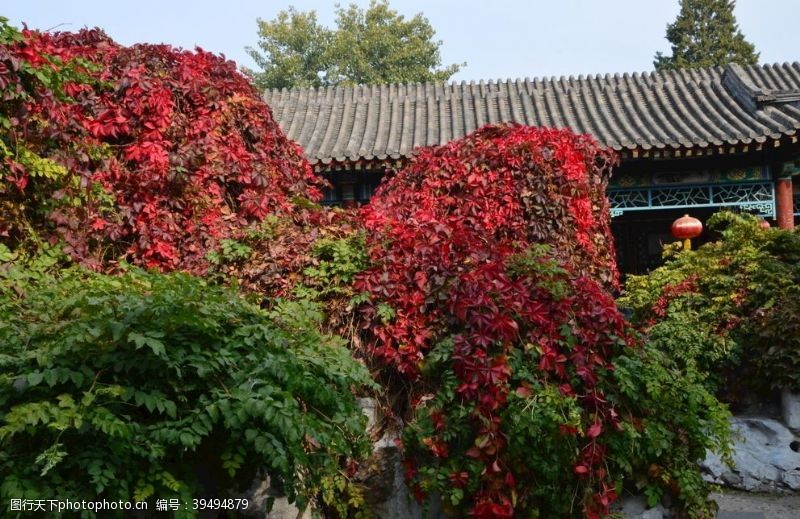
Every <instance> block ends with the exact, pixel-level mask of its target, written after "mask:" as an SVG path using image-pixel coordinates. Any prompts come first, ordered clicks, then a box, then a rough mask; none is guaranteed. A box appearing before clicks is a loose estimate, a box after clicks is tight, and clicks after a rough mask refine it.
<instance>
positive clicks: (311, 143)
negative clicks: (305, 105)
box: [305, 102, 334, 155]
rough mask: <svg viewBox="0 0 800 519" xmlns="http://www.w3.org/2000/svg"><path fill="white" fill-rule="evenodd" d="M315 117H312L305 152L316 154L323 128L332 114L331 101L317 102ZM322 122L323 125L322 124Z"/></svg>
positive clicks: (322, 136) (323, 131)
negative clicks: (310, 130)
mask: <svg viewBox="0 0 800 519" xmlns="http://www.w3.org/2000/svg"><path fill="white" fill-rule="evenodd" d="M314 106H315V110H316V118H315V119H314V124H313V127H314V128H313V131H312V132H311V136H310V137H309V138H308V142H307V143H306V144H307V148H305V150H306V154H307V155H308V154H313V155H318V151H319V149H320V144H321V141H322V139H324V138H325V130H326V129H327V127H328V126H329V125H330V118H331V115H332V114H333V108H334V106H333V103H329V102H318V103H316V104H315V105H314ZM323 123H324V125H323Z"/></svg>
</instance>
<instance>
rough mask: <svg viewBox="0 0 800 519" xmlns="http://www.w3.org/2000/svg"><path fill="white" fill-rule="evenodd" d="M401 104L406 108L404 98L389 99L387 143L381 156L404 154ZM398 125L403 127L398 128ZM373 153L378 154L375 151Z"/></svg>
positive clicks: (381, 151)
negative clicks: (401, 144)
mask: <svg viewBox="0 0 800 519" xmlns="http://www.w3.org/2000/svg"><path fill="white" fill-rule="evenodd" d="M401 104H402V105H403V108H404V109H405V101H404V100H402V99H398V98H394V99H391V98H390V99H389V126H388V130H387V131H386V145H385V146H384V149H383V150H380V155H381V156H388V157H392V156H393V155H396V154H402V150H401V149H400V143H401V142H402V140H403V134H402V131H403V128H402V122H400V121H402V117H403V113H400V107H401ZM398 125H399V126H401V127H400V128H398ZM373 155H376V154H375V153H373Z"/></svg>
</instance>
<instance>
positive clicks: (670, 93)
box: [653, 70, 702, 147]
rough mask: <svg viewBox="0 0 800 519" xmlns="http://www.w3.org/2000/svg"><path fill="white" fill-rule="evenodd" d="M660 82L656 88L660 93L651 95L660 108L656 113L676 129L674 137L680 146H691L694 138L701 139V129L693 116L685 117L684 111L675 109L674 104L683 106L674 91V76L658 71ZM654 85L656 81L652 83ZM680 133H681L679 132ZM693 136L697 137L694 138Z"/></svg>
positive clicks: (667, 72)
mask: <svg viewBox="0 0 800 519" xmlns="http://www.w3.org/2000/svg"><path fill="white" fill-rule="evenodd" d="M657 74H658V75H659V79H660V82H659V83H658V88H659V89H660V90H661V92H660V95H655V94H654V95H653V98H654V100H655V102H656V104H657V105H658V106H659V107H660V110H656V113H657V114H659V115H660V116H661V117H662V118H664V119H665V120H666V121H667V123H668V124H669V125H671V126H672V127H673V128H674V129H675V130H677V132H678V133H677V134H676V138H675V139H674V140H675V142H676V143H677V144H679V145H680V146H684V147H686V146H687V145H688V146H689V147H691V146H692V145H693V144H695V142H694V141H695V140H697V139H701V138H702V137H701V136H700V134H701V133H702V131H700V130H702V129H701V128H700V127H699V125H698V124H697V121H695V120H694V118H693V117H690V118H686V117H685V115H686V114H685V113H680V112H679V111H678V110H676V108H675V107H676V106H683V105H682V104H681V103H680V102H679V101H680V100H679V97H680V96H679V95H678V93H677V92H676V91H675V81H674V80H675V77H674V75H673V74H671V73H669V71H666V70H662V71H658V72H657ZM654 85H656V83H654ZM681 133H682V134H681ZM695 137H696V138H697V139H695Z"/></svg>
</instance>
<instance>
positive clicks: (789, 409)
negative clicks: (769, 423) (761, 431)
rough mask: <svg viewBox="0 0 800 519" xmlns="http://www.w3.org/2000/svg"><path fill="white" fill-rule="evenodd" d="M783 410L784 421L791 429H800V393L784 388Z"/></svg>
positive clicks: (782, 397) (782, 394)
mask: <svg viewBox="0 0 800 519" xmlns="http://www.w3.org/2000/svg"><path fill="white" fill-rule="evenodd" d="M781 411H782V412H783V422H784V423H785V424H786V425H787V426H789V429H794V430H795V431H800V393H793V392H791V391H789V390H788V389H784V390H783V392H782V393H781Z"/></svg>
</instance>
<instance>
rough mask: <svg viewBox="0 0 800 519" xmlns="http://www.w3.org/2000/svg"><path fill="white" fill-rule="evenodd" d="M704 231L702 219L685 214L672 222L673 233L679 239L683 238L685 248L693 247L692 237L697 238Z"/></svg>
mask: <svg viewBox="0 0 800 519" xmlns="http://www.w3.org/2000/svg"><path fill="white" fill-rule="evenodd" d="M701 232H703V224H702V223H700V220H698V219H697V218H693V217H691V216H689V215H688V214H685V215H683V216H681V217H680V218H678V219H677V220H675V221H674V222H672V235H673V236H674V237H676V238H677V239H679V240H683V249H684V250H689V249H691V248H692V238H697V237H698V236H700V233H701Z"/></svg>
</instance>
